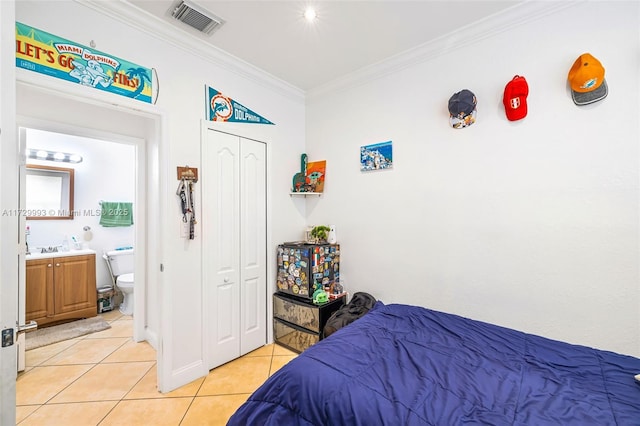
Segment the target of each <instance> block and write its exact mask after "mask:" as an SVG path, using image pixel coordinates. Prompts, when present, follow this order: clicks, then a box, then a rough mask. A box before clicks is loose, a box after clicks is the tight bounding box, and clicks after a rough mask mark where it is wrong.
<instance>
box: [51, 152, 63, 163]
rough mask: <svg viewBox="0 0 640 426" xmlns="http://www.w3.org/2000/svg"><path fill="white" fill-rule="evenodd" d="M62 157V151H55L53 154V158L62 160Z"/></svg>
mask: <svg viewBox="0 0 640 426" xmlns="http://www.w3.org/2000/svg"><path fill="white" fill-rule="evenodd" d="M64 157H65V156H64V153H62V152H56V153H55V154H53V158H54V160H58V161H62V160H64Z"/></svg>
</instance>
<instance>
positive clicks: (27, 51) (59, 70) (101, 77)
mask: <svg viewBox="0 0 640 426" xmlns="http://www.w3.org/2000/svg"><path fill="white" fill-rule="evenodd" d="M16 67H18V68H24V69H27V70H31V71H35V72H37V73H40V74H46V75H50V76H52V77H56V78H60V79H62V80H67V81H71V82H74V83H78V84H81V85H83V86H89V87H93V88H96V89H100V90H104V91H106V92H110V93H115V94H117V95H121V96H126V97H128V98H134V99H136V100H139V101H142V102H147V103H151V93H152V82H151V72H152V71H151V69H149V68H145V67H141V66H139V65H136V64H133V63H131V62H128V61H125V60H123V59H119V58H117V57H115V56H111V55H107V54H105V53H102V52H99V51H97V50H93V49H91V48H88V47H86V46H83V45H81V44H78V43H74V42H72V41H69V40H65V39H63V38H60V37H57V36H55V35H52V34H49V33H47V32H44V31H41V30H38V29H36V28H32V27H30V26H28V25H25V24H21V23H20V22H16Z"/></svg>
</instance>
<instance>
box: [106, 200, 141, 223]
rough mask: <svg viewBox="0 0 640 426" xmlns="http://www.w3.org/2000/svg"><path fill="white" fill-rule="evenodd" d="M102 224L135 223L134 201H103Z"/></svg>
mask: <svg viewBox="0 0 640 426" xmlns="http://www.w3.org/2000/svg"><path fill="white" fill-rule="evenodd" d="M100 225H102V226H131V225H133V203H122V202H111V201H103V202H102V206H101V212H100Z"/></svg>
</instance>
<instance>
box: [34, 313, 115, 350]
mask: <svg viewBox="0 0 640 426" xmlns="http://www.w3.org/2000/svg"><path fill="white" fill-rule="evenodd" d="M108 328H111V326H110V325H109V323H108V322H106V321H105V320H104V318H102V317H91V318H86V319H81V320H77V321H72V322H67V323H64V324H60V325H54V326H51V327H45V328H41V329H38V330H36V331H32V332H28V333H26V337H25V340H26V344H25V348H26V350H31V349H35V348H39V347H41V346H46V345H51V344H53V343H58V342H62V341H63V340H69V339H74V338H76V337H80V336H84V335H85V334H91V333H95V332H97V331H102V330H106V329H108Z"/></svg>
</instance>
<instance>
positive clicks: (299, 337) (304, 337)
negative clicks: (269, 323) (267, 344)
mask: <svg viewBox="0 0 640 426" xmlns="http://www.w3.org/2000/svg"><path fill="white" fill-rule="evenodd" d="M273 338H274V339H275V341H276V343H278V344H280V345H282V346H284V347H286V348H289V349H291V350H292V351H295V352H298V353H300V352H302V351H304V350H305V349H307V348H308V347H310V346H311V345H314V344H316V343H318V341H319V340H320V335H319V334H317V333H311V332H309V331H307V330H305V329H303V328H301V327H298V326H295V325H293V324H287V323H286V322H284V321H281V320H279V319H278V318H274V319H273Z"/></svg>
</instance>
